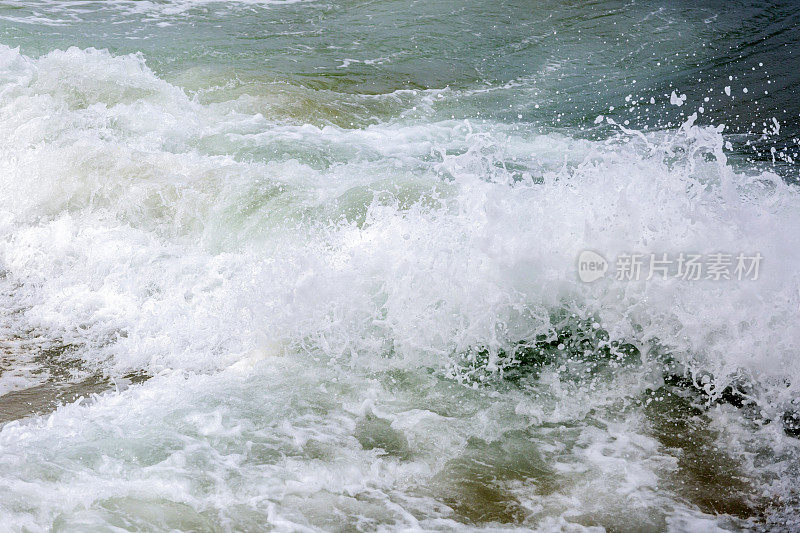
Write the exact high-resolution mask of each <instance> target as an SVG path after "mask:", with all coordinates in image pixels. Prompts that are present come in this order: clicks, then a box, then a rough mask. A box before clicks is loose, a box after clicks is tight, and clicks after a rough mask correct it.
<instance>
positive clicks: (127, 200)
mask: <svg viewBox="0 0 800 533" xmlns="http://www.w3.org/2000/svg"><path fill="white" fill-rule="evenodd" d="M279 89H280V87H277V86H276V91H278V90H279ZM466 96H468V94H465V91H457V90H448V91H401V92H399V93H397V94H389V95H384V96H377V97H359V96H356V95H351V96H350V97H351V98H352V99H354V100H358V99H359V98H363V100H364V101H363V102H357V103H359V105H362V106H364V107H367V108H368V107H369V106H370V105H375V103H374V100H376V99H384V100H386V101H387V103H386V105H392V106H407V107H408V108H409V109H411V108H412V107H413V108H414V109H415V111H414V112H413V113H408V114H400V115H399V117H400V118H396V119H392V120H389V121H384V122H380V123H377V124H373V125H369V126H366V127H363V128H360V129H347V128H344V127H339V126H334V125H330V124H329V125H324V126H315V125H309V124H301V123H296V122H292V121H288V120H276V119H274V118H271V117H272V116H274V115H273V114H272V113H271V106H276V105H280V98H279V97H277V96H275V97H273V95H270V94H265V95H263V96H262V97H261V99H260V100H259V99H258V98H255V97H245V96H242V97H237V98H234V99H231V100H225V101H219V102H213V103H212V102H208V101H203V100H202V99H201V98H200V97H198V96H189V95H187V93H186V92H184V91H183V90H182V89H181V88H179V87H177V86H174V85H171V84H169V83H167V82H165V81H162V80H161V79H159V78H158V77H157V76H155V75H154V73H153V72H152V71H151V70H150V69H149V68H148V67H147V66H146V65H145V61H144V59H143V57H142V56H140V55H123V56H113V55H111V54H110V53H108V52H106V51H99V50H95V49H78V48H69V49H67V50H65V51H60V50H57V51H53V52H50V53H48V54H46V55H43V56H42V57H39V58H37V59H34V58H31V57H26V56H24V55H22V54H20V52H19V50H18V49H12V48H8V47H3V48H1V49H0V180H2V181H0V187H1V188H2V191H3V193H4V194H3V196H2V197H1V198H0V273H2V277H1V278H0V308H1V309H3V315H2V318H3V323H4V327H5V328H6V330H5V331H4V332H3V339H4V340H5V339H7V340H8V342H4V344H3V347H4V348H3V349H4V351H5V353H7V357H8V358H9V360H10V361H25V362H26V364H27V365H28V367H27V368H31V369H32V370H30V371H21V372H17V373H15V374H14V376H13V379H12V378H8V379H11V380H10V381H9V380H7V381H6V382H5V383H4V382H3V380H4V378H6V377H7V376H6V375H3V376H0V391H2V390H13V389H14V388H19V387H24V386H25V383H27V382H26V380H30V382H31V383H33V382H36V380H42V379H44V378H42V375H41V369H39V368H38V366H37V365H41V361H39V362H37V361H35V360H28V359H27V358H29V357H30V356H29V355H27V354H26V352H25V350H26V348H25V346H23V347H22V348H20V347H19V340H20V339H28V340H30V339H34V340H36V341H37V342H41V344H42V345H46V346H54V347H56V348H57V349H56V350H55V353H56V355H53V357H56V358H63V359H64V360H69V361H78V362H79V364H78V367H79V369H78V370H75V372H78V373H83V374H81V375H84V374H86V375H91V374H97V373H99V374H102V375H106V376H109V377H110V379H111V380H112V381H113V383H114V384H113V386H111V387H110V389H109V390H107V391H105V392H102V393H100V394H97V395H93V396H92V397H90V398H88V399H84V400H82V401H78V402H75V403H70V404H67V405H63V406H61V407H59V408H58V409H56V410H55V411H54V412H52V413H50V414H45V415H43V416H39V417H32V418H27V419H24V420H17V421H12V422H8V423H6V424H5V425H3V426H2V427H1V428H0V449H1V450H2V454H0V515H2V516H3V517H4V520H5V521H6V523H7V524H9V525H10V526H11V527H12V528H14V529H19V530H24V529H26V528H27V529H31V530H38V529H42V528H50V527H52V528H54V529H62V530H74V529H89V528H93V527H96V528H101V527H107V526H112V527H122V528H129V527H141V528H146V529H150V528H156V529H169V528H179V529H211V530H214V529H219V530H242V529H253V528H259V527H265V526H266V527H270V528H274V529H276V530H285V531H295V530H301V529H305V530H309V531H312V530H330V529H340V530H347V529H353V528H361V529H365V530H373V529H381V528H385V529H392V530H394V529H401V528H410V529H417V530H418V529H425V530H430V529H449V528H452V527H455V526H456V525H459V524H461V525H463V524H467V525H470V526H472V527H474V528H479V529H485V530H494V529H502V528H503V527H509V526H511V525H515V526H518V527H528V528H538V529H543V530H552V529H558V528H560V527H566V526H567V525H570V526H572V527H576V528H578V527H583V526H586V528H587V529H588V528H591V527H593V526H605V527H608V528H616V529H626V528H630V527H645V528H647V527H651V528H664V527H668V528H673V529H677V530H681V529H694V528H702V529H704V530H711V529H712V528H721V529H738V528H742V527H747V525H748V524H751V522H749V521H748V520H750V518H749V517H751V516H753V517H759V519H760V520H766V521H767V522H769V521H770V520H772V521H774V522H775V523H783V524H785V523H787V522H786V521H787V520H792V517H793V516H794V515H795V514H796V513H797V510H798V505H799V504H798V501H797V495H796V488H795V487H796V481H797V479H798V474H799V473H798V472H797V453H798V445H797V440H796V439H794V438H792V437H790V436H788V435H787V434H786V432H785V431H784V425H783V418H782V417H783V416H784V413H785V412H791V410H792V409H793V405H794V404H793V401H794V400H795V399H796V398H799V397H800V362H799V361H798V360H797V357H796V354H797V353H798V352H800V333H799V332H798V330H797V328H796V327H794V326H795V325H796V324H797V323H798V320H799V319H800V316H799V315H800V292H799V291H798V289H800V280H798V275H797V273H796V271H795V270H796V269H795V266H796V265H797V264H800V238H798V237H797V236H796V235H795V232H791V231H787V228H794V227H798V225H800V196H798V191H797V190H796V187H794V186H790V185H787V184H786V182H785V181H784V180H782V179H781V178H780V177H778V176H777V175H776V174H774V173H771V172H769V171H762V172H758V173H756V172H751V171H750V172H745V171H743V170H737V169H736V168H734V167H733V166H732V165H731V164H729V163H728V160H727V157H726V151H725V149H724V148H723V147H724V143H725V137H724V134H723V133H722V131H721V128H717V127H712V126H698V125H694V124H691V123H686V124H684V126H683V127H681V128H680V129H674V130H662V131H657V132H648V133H641V132H637V131H630V130H626V129H620V131H619V133H618V134H616V135H613V136H611V137H610V138H608V139H607V140H604V141H592V140H586V139H584V138H581V136H578V135H571V134H570V132H569V131H566V130H562V131H555V130H553V131H544V130H541V129H536V128H533V127H526V126H524V125H522V124H515V125H508V124H503V123H498V122H492V121H489V120H486V121H462V120H455V119H453V120H436V121H433V122H430V120H429V119H428V117H426V109H428V108H429V107H430V106H432V105H434V103H435V102H436V101H439V100H442V99H458V98H461V97H466ZM586 249H591V250H602V251H603V252H604V253H606V254H607V255H608V256H614V255H616V254H619V253H625V252H633V251H640V252H658V253H661V252H667V253H678V252H681V251H695V250H709V251H725V252H728V253H736V252H748V253H749V252H760V253H761V254H762V255H763V257H764V258H765V259H764V264H763V267H762V275H761V276H760V277H759V279H758V280H756V281H749V280H748V281H721V282H720V281H717V282H714V281H699V282H686V281H681V280H669V281H663V282H659V281H654V282H647V283H645V282H640V283H635V282H628V283H623V282H619V281H616V280H613V279H610V278H609V279H604V280H601V281H599V282H597V283H594V284H586V283H581V282H580V281H578V279H577V276H576V259H577V257H578V255H579V254H580V252H581V251H582V250H586ZM582 324H585V325H587V326H586V328H585V329H588V331H589V332H590V333H586V332H585V331H583V329H581V328H583V326H582ZM577 330H580V335H583V336H584V337H585V336H586V335H588V337H586V338H588V339H590V341H591V342H593V343H595V344H593V346H594V347H595V348H596V347H597V346H598V344H597V343H599V346H611V344H612V343H614V346H618V345H623V344H624V345H626V346H632V347H634V348H635V350H634V356H633V357H630V358H619V357H616V355H613V354H612V355H611V356H609V358H608V360H599V361H598V360H594V359H592V358H589V359H585V358H584V359H581V358H578V361H577V363H576V359H575V358H574V357H567V356H566V355H565V354H560V355H559V354H558V353H555V355H553V359H548V360H547V362H546V363H543V364H541V365H538V366H537V367H536V369H535V371H530V372H528V371H527V370H526V364H525V363H526V361H522V360H520V357H521V356H518V354H519V353H520V352H519V347H520V346H523V347H541V346H545V345H546V346H548V348H547V349H550V348H549V346H550V344H548V343H552V344H553V345H555V344H559V345H560V346H563V345H564V344H566V345H568V346H572V344H571V342H572V341H571V340H570V337H569V335H568V333H565V331H573V332H574V331H577ZM591 331H599V332H602V334H603V336H602V338H601V337H599V336H594V334H593V333H591ZM584 337H581V338H582V339H583V338H584ZM556 339H557V340H556ZM598 339H599V340H598ZM575 344H576V345H577V344H578V343H577V341H576V343H575ZM560 350H562V351H563V349H560ZM601 352H602V350H601ZM612 352H613V350H612ZM515 354H516V355H515ZM576 354H577V352H575V353H572V354H571V355H572V356H576ZM582 365H583V366H582ZM584 366H586V367H588V369H587V368H584ZM140 374H143V375H146V376H147V377H149V379H145V380H143V381H142V382H140V383H130V379H129V378H128V377H125V376H132V375H140ZM512 374H513V375H515V376H516V378H515V379H514V380H509V379H507V377H508V376H509V375H512ZM675 376H681V377H683V378H685V379H687V380H689V381H691V382H692V383H693V384H694V385H695V386H692V387H687V388H685V389H684V394H685V397H684V398H680V397H675V398H673V392H674V391H673V392H668V393H665V392H664V391H672V389H670V388H668V387H667V385H666V384H665V380H666V383H670V380H671V379H673V378H674V377H675ZM730 386H736V387H740V388H741V389H742V390H744V391H746V394H747V397H748V401H749V404H748V408H747V409H738V408H737V407H735V406H733V405H731V404H729V403H726V402H720V403H715V402H716V401H717V400H719V399H720V398H721V396H722V395H723V392H724V391H725V390H726V389H728V388H729V387H730ZM653 391H656V393H655V394H653ZM658 391H661V392H658ZM695 396H696V397H695ZM680 402H684V403H680ZM704 402H705V405H708V402H712V403H711V404H710V405H711V406H710V407H709V408H708V409H707V410H706V411H698V413H694V412H693V411H691V409H693V407H692V405H694V404H695V403H696V404H704ZM659 406H662V407H659ZM675 406H677V407H675ZM673 408H674V412H670V411H669V410H670V409H673ZM681 409H683V411H681ZM684 411H685V412H687V413H689V414H685V417H684V418H681V416H683V415H681V414H680V413H683V412H684ZM665 419H667V420H669V421H671V422H675V423H676V424H677V422H678V421H680V423H681V424H683V426H681V427H682V428H683V429H675V428H665V427H663V426H664V423H665V422H664V420H665ZM679 419H680V420H679ZM699 420H702V421H703V422H702V424H701V423H700V422H698V421H699ZM700 426H702V428H700ZM676 427H677V426H676ZM687 427H688V429H687ZM698 428H700V429H698ZM681 431H683V432H685V434H686V437H685V439H684V441H683V442H682V443H678V442H674V441H670V440H669V436H670V434H671V433H680V432H681ZM678 440H680V439H678ZM720 443H724V445H723V446H722V448H723V449H724V450H725V453H724V454H723V455H724V456H723V455H720V456H715V459H717V460H718V461H720V462H725V464H727V465H728V467H726V468H728V470H729V472H728V473H727V474H726V475H729V478H730V479H728V478H725V479H722V480H720V482H719V485H715V484H714V482H713V480H712V481H709V480H708V479H706V478H704V476H703V474H702V472H699V473H698V472H694V471H693V470H692V467H691V466H687V464H686V463H685V457H686V455H688V454H692V453H695V454H697V455H698V456H700V457H702V456H703V454H704V453H705V454H708V451H707V449H708V448H711V447H712V446H714V445H715V444H716V445H720ZM682 447H683V448H682ZM703 450H706V451H703ZM715 453H716V452H715ZM692 476H694V477H692ZM723 477H724V476H723ZM742 479H744V480H745V481H741V480H742ZM732 480H739V481H732ZM735 483H739V485H736V484H735ZM726 484H728V485H729V486H728V488H727V489H724V490H723V489H721V488H720V487H721V486H726ZM731 484H733V485H731ZM726 490H727V491H728V492H730V493H732V494H733V495H732V496H729V497H728V499H727V500H724V501H725V504H724V508H723V509H714V508H713V507H714V505H713V504H711V505H710V504H708V502H707V501H706V500H708V499H710V500H711V501H715V500H713V498H711V496H709V494H710V493H712V492H713V491H721V492H725V491H726ZM723 499H724V498H723ZM715 511H717V512H719V514H715ZM581 524H582V525H581Z"/></svg>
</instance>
